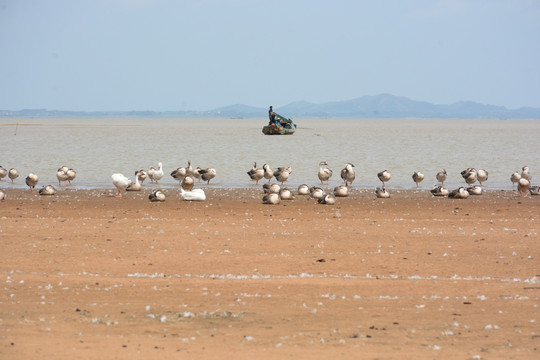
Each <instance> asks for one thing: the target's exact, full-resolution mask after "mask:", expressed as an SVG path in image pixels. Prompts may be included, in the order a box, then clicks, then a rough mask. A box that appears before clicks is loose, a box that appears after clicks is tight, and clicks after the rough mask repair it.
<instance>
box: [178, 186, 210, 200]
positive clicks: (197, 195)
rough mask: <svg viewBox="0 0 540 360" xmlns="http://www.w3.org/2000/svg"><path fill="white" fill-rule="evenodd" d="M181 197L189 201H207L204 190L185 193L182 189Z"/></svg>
mask: <svg viewBox="0 0 540 360" xmlns="http://www.w3.org/2000/svg"><path fill="white" fill-rule="evenodd" d="M180 196H182V199H184V200H187V201H204V200H206V194H205V193H204V190H203V189H193V190H191V191H185V190H184V189H182V188H180Z"/></svg>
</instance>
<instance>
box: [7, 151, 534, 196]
mask: <svg viewBox="0 0 540 360" xmlns="http://www.w3.org/2000/svg"><path fill="white" fill-rule="evenodd" d="M291 173H292V168H291V167H290V166H288V167H278V168H277V169H275V170H274V169H272V168H271V167H270V166H269V165H268V164H264V165H263V166H262V167H257V163H256V162H255V163H254V164H253V168H252V169H250V170H249V171H248V172H247V174H248V176H249V177H250V179H251V180H254V181H255V183H256V184H259V181H260V180H262V179H265V180H268V182H267V183H266V184H264V185H263V192H264V196H263V199H262V202H263V203H264V204H278V203H279V202H280V201H281V200H291V199H293V198H294V195H293V193H292V191H291V190H289V189H287V188H286V187H283V185H284V183H285V182H286V181H287V180H288V179H289V176H290V174H291ZM134 175H135V181H134V182H133V181H131V179H129V178H128V177H126V176H124V175H123V174H120V173H116V174H113V175H112V176H111V179H112V182H113V185H114V186H115V187H116V189H117V190H118V194H117V195H116V197H122V192H123V191H141V189H142V186H143V183H144V181H145V180H146V179H149V180H150V182H151V183H155V184H157V185H159V181H160V180H161V179H162V178H163V176H164V171H163V166H162V163H161V162H160V163H159V164H158V166H157V168H154V167H150V169H149V170H148V171H147V170H144V169H140V170H137V171H135V174H134ZM170 175H171V177H172V178H174V179H175V180H178V183H179V185H180V191H181V196H182V198H183V199H185V200H195V201H202V200H205V199H206V195H205V193H204V191H203V190H202V189H194V188H193V187H194V184H195V180H194V179H198V180H199V182H200V181H201V180H203V181H206V182H207V183H208V184H209V183H210V180H212V179H213V178H214V177H215V176H216V170H215V169H214V168H204V169H203V168H201V167H197V168H193V167H192V166H191V162H190V161H189V160H188V164H187V166H186V167H179V168H177V169H175V170H174V171H173V172H171V174H170ZM332 175H333V171H332V170H331V169H330V168H329V166H328V164H327V163H326V162H325V161H321V162H320V163H319V170H318V173H317V176H318V178H319V180H320V181H321V185H322V184H324V183H326V184H329V182H330V178H331V177H332ZM6 176H7V177H8V178H9V179H10V180H11V182H14V180H15V179H17V178H18V177H19V172H18V171H17V170H16V169H15V168H11V169H9V170H7V169H5V168H4V167H2V166H0V180H2V179H3V178H5V177H6ZM76 176H77V173H76V172H75V170H73V169H72V168H70V167H67V166H62V167H60V168H59V169H58V170H57V172H56V177H57V179H58V185H59V186H61V185H62V182H63V183H64V185H66V183H67V182H69V184H71V181H72V180H74V179H75V177H76ZM340 176H341V179H342V180H343V182H344V184H343V185H339V186H336V187H335V188H334V189H333V191H331V192H330V193H326V192H325V191H324V190H323V189H322V188H321V187H319V186H312V187H309V186H308V185H307V184H302V185H300V186H299V187H298V189H297V194H298V195H309V196H310V197H312V198H314V199H316V200H317V201H318V202H319V203H320V204H334V203H335V201H336V197H346V196H348V195H349V187H350V186H351V185H352V183H353V182H354V180H355V178H356V174H355V166H354V165H353V164H351V163H346V164H345V167H344V168H343V169H342V170H341V171H340ZM461 176H462V177H463V180H464V181H465V183H466V184H467V187H465V186H461V187H459V188H458V189H455V190H452V191H450V190H448V189H447V188H445V187H444V182H445V181H446V178H447V173H446V170H445V169H443V170H442V171H439V172H438V173H437V174H436V175H435V178H436V179H437V181H438V182H439V184H437V185H435V187H434V188H433V189H431V190H430V192H431V194H432V195H433V196H447V197H449V198H456V199H465V198H467V197H469V195H482V194H483V193H484V190H483V187H482V185H483V183H484V182H485V181H487V180H488V172H487V171H486V170H484V169H480V170H476V169H475V168H467V169H465V170H463V171H462V172H461ZM377 177H378V178H379V180H380V181H381V183H382V185H381V186H380V187H377V188H376V190H375V195H376V196H377V197H378V198H389V197H390V192H389V191H388V190H387V188H386V183H387V182H388V181H390V179H391V177H392V175H391V174H390V172H388V170H383V171H381V172H379V173H378V174H377ZM273 178H275V180H277V181H278V182H280V183H281V186H280V185H278V184H275V183H271V181H272V179H273ZM424 178H425V176H424V174H423V173H422V172H420V171H415V172H414V173H413V175H412V180H413V181H414V183H415V184H416V187H417V188H418V187H419V184H420V183H421V182H422V181H423V180H424ZM531 179H532V175H531V174H530V172H529V168H528V167H527V166H524V167H523V168H522V171H521V173H520V172H518V171H516V172H514V173H513V174H512V175H511V176H510V180H511V182H512V183H513V184H514V185H517V189H518V191H519V194H520V196H522V197H527V196H531V195H540V187H539V186H531ZM38 181H39V178H38V176H37V175H36V174H34V173H30V174H28V176H27V177H26V179H25V182H26V185H27V186H28V187H29V189H30V190H31V191H32V192H34V190H35V187H36V185H37V183H38ZM476 182H478V183H479V185H477V184H476ZM38 193H39V194H40V195H54V194H56V189H55V188H54V187H53V186H52V185H47V186H43V187H42V188H41V189H40V190H39V191H38ZM5 198H6V192H5V190H2V189H0V200H4V199H5ZM148 198H149V200H150V201H152V202H161V201H165V198H166V196H165V193H164V192H163V191H162V190H161V189H153V190H152V193H151V194H150V195H149V197H148Z"/></svg>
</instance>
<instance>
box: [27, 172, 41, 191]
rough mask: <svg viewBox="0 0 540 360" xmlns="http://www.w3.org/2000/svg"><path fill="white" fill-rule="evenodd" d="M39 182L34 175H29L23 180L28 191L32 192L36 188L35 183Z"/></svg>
mask: <svg viewBox="0 0 540 360" xmlns="http://www.w3.org/2000/svg"><path fill="white" fill-rule="evenodd" d="M38 181H39V178H38V176H37V175H36V174H34V173H30V174H28V176H27V177H26V179H25V182H26V185H28V187H29V188H30V191H32V192H34V188H35V187H36V185H37V183H38Z"/></svg>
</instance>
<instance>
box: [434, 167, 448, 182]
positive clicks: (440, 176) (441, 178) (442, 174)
mask: <svg viewBox="0 0 540 360" xmlns="http://www.w3.org/2000/svg"><path fill="white" fill-rule="evenodd" d="M446 176H447V174H446V169H442V171H439V172H438V173H437V175H435V178H436V179H437V181H438V182H440V183H441V185H444V182H445V181H446Z"/></svg>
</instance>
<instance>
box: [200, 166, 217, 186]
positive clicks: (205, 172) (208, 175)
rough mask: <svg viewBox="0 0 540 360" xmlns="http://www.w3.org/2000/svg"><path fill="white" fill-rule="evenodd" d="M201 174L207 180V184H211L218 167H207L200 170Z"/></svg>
mask: <svg viewBox="0 0 540 360" xmlns="http://www.w3.org/2000/svg"><path fill="white" fill-rule="evenodd" d="M199 174H200V175H201V179H202V180H203V181H206V183H207V184H210V180H212V179H213V178H215V177H216V169H214V168H206V169H201V170H199Z"/></svg>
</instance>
